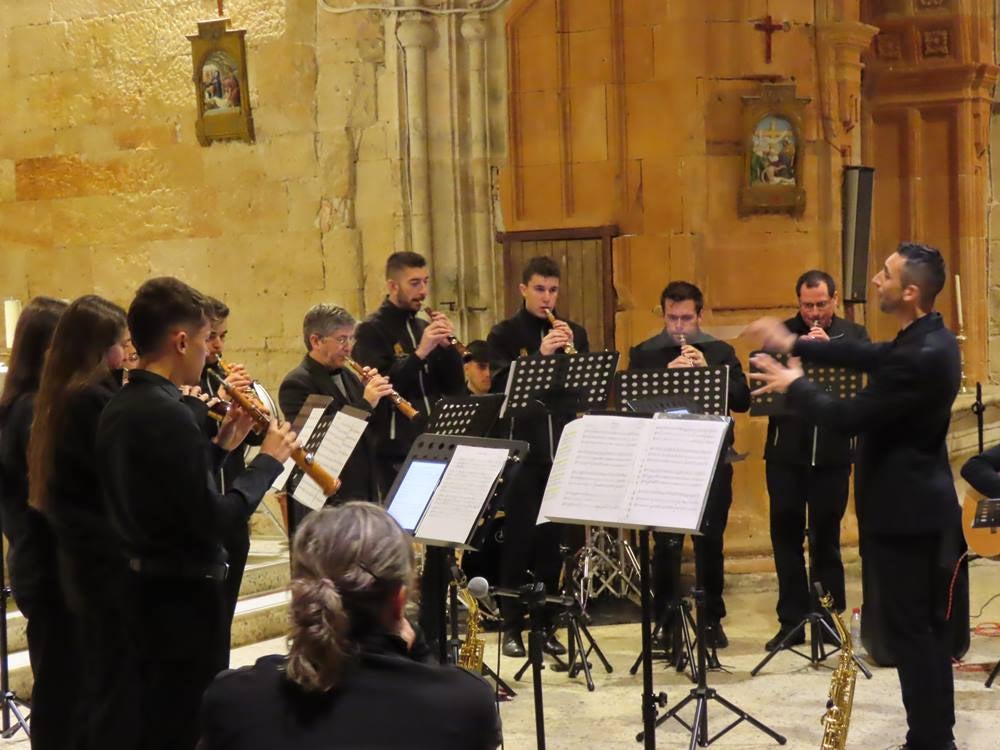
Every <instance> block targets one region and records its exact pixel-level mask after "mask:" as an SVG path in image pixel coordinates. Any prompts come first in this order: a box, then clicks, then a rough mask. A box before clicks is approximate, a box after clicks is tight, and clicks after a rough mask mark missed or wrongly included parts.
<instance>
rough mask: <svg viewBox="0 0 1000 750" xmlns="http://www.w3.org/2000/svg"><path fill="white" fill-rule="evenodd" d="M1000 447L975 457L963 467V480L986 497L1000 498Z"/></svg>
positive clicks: (996, 446)
mask: <svg viewBox="0 0 1000 750" xmlns="http://www.w3.org/2000/svg"><path fill="white" fill-rule="evenodd" d="M997 472H1000V445H994V446H993V447H992V448H990V449H988V450H986V451H984V452H983V453H981V454H979V455H978V456H973V457H972V458H970V459H969V460H968V461H966V462H965V465H964V466H962V479H964V480H965V481H966V482H968V483H969V484H970V485H971V486H972V489H974V490H975V491H976V492H978V493H979V494H980V495H985V496H986V497H991V498H994V497H1000V473H997Z"/></svg>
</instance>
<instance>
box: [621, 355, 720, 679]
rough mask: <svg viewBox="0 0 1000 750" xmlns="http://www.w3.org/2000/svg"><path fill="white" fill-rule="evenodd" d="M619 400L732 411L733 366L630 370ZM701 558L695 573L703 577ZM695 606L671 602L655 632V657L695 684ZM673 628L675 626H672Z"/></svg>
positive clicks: (649, 407)
mask: <svg viewBox="0 0 1000 750" xmlns="http://www.w3.org/2000/svg"><path fill="white" fill-rule="evenodd" d="M615 386H616V392H617V396H618V402H619V403H620V404H623V405H625V406H626V407H627V408H628V409H629V410H631V411H632V412H635V413H637V414H645V415H647V416H648V415H652V414H655V413H657V412H667V413H684V412H687V413H691V414H714V415H716V416H720V417H724V416H727V415H728V414H729V367H728V365H718V366H714V367H676V368H659V369H638V370H625V371H624V372H620V373H618V374H617V376H616V383H615ZM697 563H698V560H697V557H696V558H695V567H696V570H695V573H696V576H697V573H698V571H697ZM693 610H694V606H693V605H692V604H691V603H690V602H689V601H687V599H686V598H685V597H681V596H679V597H678V599H677V600H675V601H671V602H669V603H668V604H667V606H666V607H665V608H664V610H663V612H662V613H660V615H659V616H658V617H657V620H656V623H655V624H654V625H653V631H652V632H653V633H655V632H657V631H659V632H660V633H661V634H662V640H663V648H662V649H658V650H654V651H653V657H654V658H657V659H665V660H667V661H670V662H671V663H672V664H673V665H674V668H675V669H676V670H677V671H678V672H684V671H687V670H690V678H691V681H692V682H698V661H697V660H696V659H695V651H696V650H697V646H698V643H697V639H696V638H695V636H694V634H695V632H696V623H695V619H694V617H692V615H691V612H692V611H693ZM668 625H669V626H670V627H669V628H668V627H667V626H668ZM642 658H643V654H642V652H640V653H639V655H638V656H636V659H635V662H633V664H632V668H631V669H630V670H629V671H630V672H631V673H632V674H635V673H636V671H637V670H638V668H639V665H640V662H641V661H642ZM708 665H709V667H710V668H712V669H715V668H718V667H719V660H718V657H717V656H716V653H715V651H714V650H713V652H712V654H711V655H709V657H708Z"/></svg>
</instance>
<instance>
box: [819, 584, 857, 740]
mask: <svg viewBox="0 0 1000 750" xmlns="http://www.w3.org/2000/svg"><path fill="white" fill-rule="evenodd" d="M820 604H822V605H823V608H824V609H825V610H826V611H827V612H829V613H830V615H831V616H832V617H833V624H834V625H836V627H837V634H838V635H839V636H840V642H841V647H840V661H839V663H838V664H837V668H836V669H835V670H834V671H833V677H832V679H831V680H830V698H829V699H828V700H827V702H826V713H824V714H823V719H822V723H823V744H821V745H820V750H844V749H845V748H846V747H847V730H848V729H849V728H850V726H851V708H852V707H853V706H854V682H855V680H856V679H857V676H858V665H857V664H856V663H855V662H854V644H853V643H852V642H851V634H850V633H849V632H848V631H847V628H845V627H844V621H843V620H841V619H840V615H839V614H838V613H837V612H835V611H834V609H833V597H832V596H830V595H829V594H823V596H822V598H820Z"/></svg>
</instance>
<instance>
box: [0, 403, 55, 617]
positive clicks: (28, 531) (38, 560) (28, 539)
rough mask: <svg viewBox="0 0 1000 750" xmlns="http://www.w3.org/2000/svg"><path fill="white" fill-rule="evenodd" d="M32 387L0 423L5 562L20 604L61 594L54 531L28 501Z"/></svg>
mask: <svg viewBox="0 0 1000 750" xmlns="http://www.w3.org/2000/svg"><path fill="white" fill-rule="evenodd" d="M35 395H36V394H34V393H24V394H21V395H20V396H18V397H17V398H16V399H15V400H14V401H13V402H12V403H11V404H10V406H9V407H8V409H7V413H6V415H5V416H4V419H3V424H2V426H0V512H2V513H3V533H4V536H6V537H7V541H8V544H9V546H8V550H7V564H8V566H9V573H10V581H11V588H12V589H13V591H14V598H15V599H16V600H17V602H18V605H19V606H20V607H21V608H22V609H25V608H26V604H27V602H28V601H29V600H30V599H31V598H32V597H35V596H39V595H44V594H46V593H54V594H55V595H56V596H58V585H59V583H58V574H57V572H56V571H57V568H56V562H55V560H56V557H55V537H54V536H53V534H52V530H51V527H50V526H49V524H48V521H46V519H45V517H44V516H42V514H41V513H38V512H37V511H36V510H34V509H33V508H31V507H29V506H28V438H29V436H30V434H31V421H32V419H33V417H34V408H35Z"/></svg>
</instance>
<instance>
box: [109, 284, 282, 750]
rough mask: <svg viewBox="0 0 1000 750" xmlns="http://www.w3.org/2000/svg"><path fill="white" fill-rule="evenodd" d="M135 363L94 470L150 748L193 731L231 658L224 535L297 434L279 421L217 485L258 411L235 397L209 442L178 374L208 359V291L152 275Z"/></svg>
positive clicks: (186, 741) (134, 327)
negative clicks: (120, 583)
mask: <svg viewBox="0 0 1000 750" xmlns="http://www.w3.org/2000/svg"><path fill="white" fill-rule="evenodd" d="M128 326H129V330H130V331H131V333H132V342H133V344H134V345H135V348H136V350H137V351H138V353H139V358H140V359H139V366H138V367H137V368H135V369H134V370H132V371H131V372H130V375H129V382H128V385H126V386H125V387H124V388H123V389H122V390H121V392H120V393H119V394H118V395H116V396H115V397H114V398H113V399H112V400H111V402H110V403H109V404H108V406H107V407H106V408H105V410H104V412H103V413H102V415H101V419H100V425H99V427H98V433H97V463H98V470H99V472H100V475H101V477H102V480H103V481H104V491H105V501H106V503H107V508H108V513H109V515H110V517H111V520H112V522H113V523H114V525H115V526H116V527H117V529H118V531H119V533H120V534H121V537H122V541H123V547H124V549H123V552H124V556H125V558H126V560H127V561H128V567H129V569H130V570H131V571H132V578H131V580H130V581H129V582H128V584H127V588H128V591H127V592H126V594H125V602H124V603H123V607H124V608H125V609H126V610H127V617H128V620H129V622H130V623H132V624H133V625H134V629H135V638H136V641H135V644H134V646H133V648H134V650H135V664H134V665H133V668H134V670H135V671H134V674H135V675H136V679H135V690H134V691H133V692H132V695H131V699H132V700H133V701H135V703H134V705H132V706H130V707H127V708H126V709H125V710H134V711H137V712H138V715H140V716H142V731H141V736H140V738H139V740H138V743H137V744H136V747H137V748H140V747H141V748H142V749H143V750H158V749H160V748H162V749H163V750H167V749H168V748H169V750H185V749H187V748H193V747H194V745H195V742H196V741H197V727H196V726H195V725H194V721H193V717H194V716H195V715H196V714H197V711H198V706H199V703H200V700H201V694H202V692H203V691H204V689H205V688H206V687H207V686H208V684H209V682H211V680H212V678H213V677H214V676H215V674H216V673H217V672H219V670H221V669H223V668H224V667H225V666H226V654H227V652H228V649H229V644H228V643H227V642H226V637H227V635H228V632H229V631H228V620H229V616H228V608H227V602H226V599H225V594H224V589H223V584H224V582H225V580H226V573H227V565H226V550H225V547H224V539H225V535H226V532H227V530H228V529H231V528H232V527H233V525H234V524H235V523H237V522H238V521H240V520H242V521H244V522H245V521H246V519H247V518H249V516H250V514H251V513H252V512H253V510H254V509H255V508H256V507H257V505H258V504H259V503H260V501H261V498H262V497H263V496H264V493H265V492H266V491H267V488H268V487H270V485H271V483H272V482H273V481H274V479H275V478H276V477H277V476H278V474H279V473H280V472H281V465H282V462H284V461H285V460H286V459H287V458H288V457H289V455H290V454H291V451H292V449H293V447H294V445H295V435H294V433H292V432H290V430H289V427H288V425H287V424H282V425H280V426H279V425H278V423H277V422H276V421H272V422H271V425H270V427H269V429H268V433H267V435H266V437H265V438H264V442H263V444H262V445H261V450H260V454H259V455H258V456H257V457H256V458H255V459H254V460H253V461H251V462H250V464H249V465H248V466H247V467H246V470H245V471H244V472H243V473H241V474H240V475H239V476H238V477H236V478H235V479H234V480H233V486H232V488H231V489H230V490H229V491H228V492H226V493H224V494H220V493H219V491H218V489H217V488H216V485H215V480H214V478H213V472H214V471H215V470H216V469H217V468H218V466H219V464H220V463H221V462H222V461H223V460H224V458H225V456H226V454H227V453H228V452H229V451H230V450H233V449H235V448H237V447H238V446H239V445H241V444H242V442H243V440H244V438H245V437H246V434H247V432H248V431H249V430H250V426H251V420H250V418H249V416H248V415H247V414H245V413H244V412H243V411H242V409H240V408H239V407H238V406H233V407H232V408H231V409H230V412H229V415H228V416H227V417H226V419H225V421H224V422H223V423H222V425H221V427H220V428H219V432H218V434H217V435H216V436H215V438H214V439H212V441H211V442H208V441H207V440H206V438H205V435H204V432H203V431H202V428H201V427H200V425H199V422H198V419H197V418H196V416H195V413H194V411H193V409H192V408H191V407H190V406H189V405H188V404H186V403H184V401H183V398H182V396H181V392H180V388H179V387H180V386H183V385H192V386H193V385H197V383H198V379H199V377H200V376H201V372H202V369H203V368H204V366H205V357H206V354H207V339H208V336H209V330H210V324H209V309H208V305H207V302H206V300H205V298H204V297H203V296H202V295H201V294H199V293H198V292H196V291H195V290H194V289H192V288H191V287H189V286H188V285H186V284H184V283H183V282H181V281H178V280H177V279H173V278H168V277H164V278H157V279H151V280H149V281H147V282H146V283H144V284H143V285H142V286H141V287H140V288H139V291H138V292H137V294H136V297H135V299H134V300H133V301H132V305H131V306H130V308H129V311H128Z"/></svg>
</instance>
